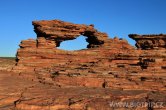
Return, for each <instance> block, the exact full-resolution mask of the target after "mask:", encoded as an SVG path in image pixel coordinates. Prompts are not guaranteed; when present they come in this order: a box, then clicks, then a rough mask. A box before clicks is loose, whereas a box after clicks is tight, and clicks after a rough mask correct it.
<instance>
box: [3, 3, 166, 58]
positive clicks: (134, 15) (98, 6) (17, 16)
mask: <svg viewBox="0 0 166 110" xmlns="http://www.w3.org/2000/svg"><path fill="white" fill-rule="evenodd" d="M51 19H61V20H64V21H68V22H73V23H79V24H94V25H95V28H96V29H98V30H99V31H101V32H106V33H108V35H109V36H110V38H113V37H114V36H118V37H120V38H125V39H127V40H128V41H129V43H130V44H132V45H134V41H133V40H131V39H129V38H128V34H131V33H137V34H160V33H166V0H0V27H1V29H0V38H1V39H0V56H15V54H16V51H17V49H18V48H19V46H18V45H19V43H20V41H21V40H25V39H28V38H36V34H35V33H34V31H33V26H32V21H33V20H51ZM83 43H85V41H82V40H79V42H77V43H75V47H79V46H81V45H82V44H83ZM75 47H71V46H70V45H67V46H66V47H65V46H64V48H66V49H71V48H72V49H74V48H75Z"/></svg>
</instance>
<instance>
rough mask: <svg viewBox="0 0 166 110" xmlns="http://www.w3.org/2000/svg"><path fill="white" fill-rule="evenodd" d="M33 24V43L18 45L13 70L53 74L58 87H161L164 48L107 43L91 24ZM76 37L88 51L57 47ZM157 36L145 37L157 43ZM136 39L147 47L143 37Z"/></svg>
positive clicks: (164, 83) (165, 57)
mask: <svg viewBox="0 0 166 110" xmlns="http://www.w3.org/2000/svg"><path fill="white" fill-rule="evenodd" d="M33 25H34V29H35V32H36V33H37V39H36V40H33V39H29V40H25V41H22V42H21V44H20V49H18V52H17V64H16V66H15V67H14V69H13V71H16V72H34V73H40V74H48V73H52V74H51V78H52V79H53V81H54V82H55V84H57V85H59V86H87V87H103V88H106V87H110V88H118V89H160V90H161V89H163V90H164V89H165V87H166V80H165V79H166V75H165V72H166V49H165V46H162V48H148V49H147V48H142V47H143V46H140V47H139V48H140V49H135V48H134V47H132V46H131V45H129V44H128V42H127V41H126V40H120V39H118V38H114V39H111V38H108V36H107V34H105V33H101V32H99V31H97V30H96V29H95V28H94V26H93V25H89V26H88V25H79V24H72V23H68V22H63V21H59V20H53V21H35V22H33ZM80 35H84V36H86V37H87V42H88V43H89V45H88V49H85V50H78V51H65V50H60V49H57V48H56V47H58V46H59V45H60V43H61V42H63V41H65V40H72V39H75V38H77V37H78V36H80ZM132 36H134V35H132ZM139 37H142V36H139ZM144 37H146V36H145V35H144ZM157 37H158V36H156V35H152V36H150V37H149V38H151V39H154V38H155V39H158V40H159V39H160V38H161V37H158V38H157ZM163 38H164V37H163ZM163 38H162V40H163ZM141 39H142V40H145V41H144V42H146V39H143V37H142V38H141ZM136 41H137V40H136ZM139 42H141V40H140V39H139ZM137 43H138V42H137ZM137 45H138V44H137ZM141 45H142V44H141ZM162 45H163V44H162ZM147 46H149V45H147Z"/></svg>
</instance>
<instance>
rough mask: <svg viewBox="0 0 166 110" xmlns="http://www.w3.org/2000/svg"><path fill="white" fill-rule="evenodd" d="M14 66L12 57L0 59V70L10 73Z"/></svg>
mask: <svg viewBox="0 0 166 110" xmlns="http://www.w3.org/2000/svg"><path fill="white" fill-rule="evenodd" d="M14 65H15V58H14V57H0V70H7V71H10V70H11V69H12V67H13V66H14Z"/></svg>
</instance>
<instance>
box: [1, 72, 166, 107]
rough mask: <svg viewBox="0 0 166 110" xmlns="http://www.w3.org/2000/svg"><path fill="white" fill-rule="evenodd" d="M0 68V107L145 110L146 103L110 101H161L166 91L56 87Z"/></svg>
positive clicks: (165, 101)
mask: <svg viewBox="0 0 166 110" xmlns="http://www.w3.org/2000/svg"><path fill="white" fill-rule="evenodd" d="M13 74H16V73H10V72H6V71H0V82H1V83H0V110H134V109H135V110H147V109H148V106H141V105H137V104H136V105H135V106H131V105H128V106H127V107H123V106H119V105H118V106H117V105H114V103H122V102H123V103H132V102H135V103H136V102H137V103H141V102H142V103H148V102H149V103H150V102H154V103H156V102H161V103H162V104H160V105H161V106H154V107H153V108H156V110H157V109H161V110H164V109H166V105H165V103H166V91H146V90H121V89H119V90H118V89H116V90H112V89H111V88H99V87H98V88H94V87H91V88H88V87H64V88H61V87H56V86H54V85H50V84H43V83H40V82H38V81H32V80H30V79H28V78H26V77H25V76H19V75H13ZM149 110H150V108H149ZM154 110H155V109H154Z"/></svg>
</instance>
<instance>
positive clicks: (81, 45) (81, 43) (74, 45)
mask: <svg viewBox="0 0 166 110" xmlns="http://www.w3.org/2000/svg"><path fill="white" fill-rule="evenodd" d="M86 38H87V37H85V36H79V37H77V38H76V39H74V40H67V41H63V42H61V43H60V46H59V47H58V49H62V50H68V51H73V50H82V49H87V45H88V44H89V43H88V42H86Z"/></svg>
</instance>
